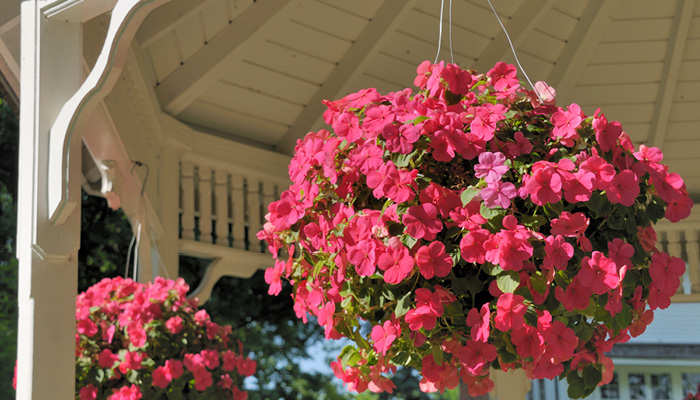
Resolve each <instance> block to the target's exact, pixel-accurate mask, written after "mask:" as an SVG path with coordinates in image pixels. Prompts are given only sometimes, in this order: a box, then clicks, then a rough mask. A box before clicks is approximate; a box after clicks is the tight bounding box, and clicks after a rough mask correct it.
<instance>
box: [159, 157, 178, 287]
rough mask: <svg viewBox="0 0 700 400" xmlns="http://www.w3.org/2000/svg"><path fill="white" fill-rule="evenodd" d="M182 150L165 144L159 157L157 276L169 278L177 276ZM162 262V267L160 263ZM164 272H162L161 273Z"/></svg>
mask: <svg viewBox="0 0 700 400" xmlns="http://www.w3.org/2000/svg"><path fill="white" fill-rule="evenodd" d="M181 157H182V150H181V149H180V148H178V147H177V146H176V145H173V144H171V143H168V144H166V146H165V147H164V149H163V151H162V153H161V157H160V161H161V163H160V170H161V174H160V176H159V179H160V182H159V185H158V186H159V187H160V189H161V191H162V195H161V196H160V199H161V205H160V220H161V223H162V224H163V233H164V235H163V238H162V239H161V240H160V241H159V242H158V253H159V257H160V260H159V262H158V264H159V267H160V268H161V269H160V271H161V273H160V274H159V275H161V274H162V275H165V276H167V277H170V278H175V277H176V276H179V274H178V262H179V246H178V239H179V232H180V223H179V219H180V218H179V217H180V207H179V196H178V195H177V194H179V193H180V177H179V173H178V171H179V169H180V158H181ZM161 262H162V265H160V263H161ZM163 270H164V271H163Z"/></svg>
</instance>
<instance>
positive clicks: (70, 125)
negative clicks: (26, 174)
mask: <svg viewBox="0 0 700 400" xmlns="http://www.w3.org/2000/svg"><path fill="white" fill-rule="evenodd" d="M166 1H168V0H120V1H119V2H118V3H117V5H116V6H115V8H114V10H113V11H112V18H111V21H110V25H109V28H108V31H107V37H106V39H105V44H104V46H103V48H102V52H101V53H100V56H99V57H98V58H97V62H96V63H95V68H94V69H93V70H92V71H91V72H90V75H88V77H87V79H86V80H85V82H84V83H83V84H82V85H81V86H80V89H78V91H77V92H76V93H75V94H74V95H73V97H71V98H70V100H68V102H66V104H65V105H64V106H63V108H62V109H61V112H60V114H59V115H58V117H57V118H56V122H55V123H54V125H53V127H52V128H51V141H50V149H49V191H48V196H49V215H50V216H51V220H52V221H53V222H54V223H61V222H62V221H63V220H65V218H66V217H67V216H68V215H69V214H70V212H71V210H72V209H73V208H75V206H76V204H75V203H74V202H69V200H68V179H69V176H70V174H69V169H68V157H69V148H70V143H71V141H72V138H73V134H74V133H75V131H76V130H77V126H78V122H79V119H80V117H81V116H82V115H83V114H86V113H88V112H89V111H90V108H91V107H92V106H94V105H95V104H96V103H97V102H98V101H99V100H101V99H102V98H104V97H105V96H106V95H107V94H108V93H109V91H110V90H111V89H112V87H113V86H114V84H115V83H116V80H117V78H118V77H119V75H120V73H121V69H122V67H123V64H124V62H125V60H126V56H127V52H128V50H129V46H130V44H131V40H132V39H133V37H134V35H135V34H136V30H137V29H138V27H139V25H140V23H141V22H142V21H143V19H144V18H145V17H146V15H147V14H148V13H149V12H150V11H151V10H152V9H154V8H155V7H158V6H159V5H161V4H163V3H165V2H166Z"/></svg>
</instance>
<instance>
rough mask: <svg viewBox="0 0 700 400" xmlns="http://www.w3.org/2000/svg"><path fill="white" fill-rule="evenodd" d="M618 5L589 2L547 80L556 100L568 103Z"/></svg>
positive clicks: (606, 0)
mask: <svg viewBox="0 0 700 400" xmlns="http://www.w3.org/2000/svg"><path fill="white" fill-rule="evenodd" d="M619 5H620V0H590V2H589V3H588V4H587V5H586V8H585V9H584V10H583V15H581V18H579V21H578V23H576V27H575V28H574V31H573V32H572V33H571V36H570V37H569V40H568V41H567V43H566V45H565V46H564V50H563V51H562V53H561V55H560V56H559V58H558V59H557V62H556V64H555V65H554V67H553V68H552V72H550V74H549V77H548V78H547V83H549V84H550V85H551V86H552V87H554V89H556V91H557V98H558V99H559V100H563V101H564V102H566V101H568V99H567V97H568V96H569V94H570V93H571V90H573V88H574V86H575V85H576V81H577V80H578V78H579V77H580V76H581V74H582V73H583V71H584V70H585V68H586V65H587V62H588V60H589V58H590V56H591V54H593V51H594V50H595V46H596V45H597V44H598V42H600V39H601V38H602V37H603V35H604V34H605V30H606V29H607V27H608V25H609V24H610V22H611V16H612V15H613V12H614V11H615V10H617V8H618V7H619Z"/></svg>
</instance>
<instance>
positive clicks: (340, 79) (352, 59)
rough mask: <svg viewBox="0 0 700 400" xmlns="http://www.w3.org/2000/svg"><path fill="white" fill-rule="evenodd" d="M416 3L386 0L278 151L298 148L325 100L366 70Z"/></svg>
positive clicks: (308, 104)
mask: <svg viewBox="0 0 700 400" xmlns="http://www.w3.org/2000/svg"><path fill="white" fill-rule="evenodd" d="M414 3H415V0H385V1H384V4H382V6H381V7H380V8H379V10H378V11H377V13H376V14H375V15H374V17H373V18H372V20H371V21H370V22H369V23H368V24H367V26H366V27H365V28H364V29H363V30H362V32H361V33H360V35H359V36H358V38H357V40H355V42H354V43H353V45H352V46H351V47H350V49H349V50H348V51H347V52H346V53H345V55H344V56H343V58H342V59H341V60H340V62H339V63H338V65H337V66H336V67H335V69H333V72H331V74H330V75H329V76H328V78H327V79H326V81H325V82H323V84H322V85H321V87H320V88H319V89H318V90H317V91H316V94H314V96H313V97H312V98H311V100H310V101H309V102H308V103H307V105H306V107H305V108H304V110H303V111H302V112H301V114H299V116H298V117H297V119H296V120H295V121H294V123H293V124H292V126H291V127H290V128H289V130H288V131H287V133H286V134H285V135H284V137H283V138H282V139H281V140H280V142H279V143H278V144H277V150H278V151H280V152H283V153H291V152H292V150H294V144H295V143H296V140H297V139H299V138H301V137H302V136H303V135H304V134H306V133H307V132H308V131H309V129H311V127H312V126H313V125H314V123H315V122H316V120H317V119H318V117H319V115H321V113H322V112H323V105H322V103H321V101H323V100H324V99H334V98H336V97H338V96H339V95H340V94H341V93H342V92H341V91H342V89H343V87H344V85H345V84H346V83H347V82H351V81H352V80H353V78H354V77H355V76H356V75H358V74H360V73H362V71H363V70H364V67H365V66H366V65H367V63H369V62H370V61H371V60H372V59H373V58H374V56H375V55H376V54H377V52H379V49H380V48H381V45H382V44H383V43H384V41H385V40H386V36H387V35H385V34H386V33H387V32H390V31H391V30H393V29H394V28H395V27H396V24H397V23H398V21H400V20H401V19H402V17H403V15H404V14H405V13H406V12H408V11H409V10H410V9H411V6H412V5H413V4H414Z"/></svg>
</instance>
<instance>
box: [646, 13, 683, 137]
mask: <svg viewBox="0 0 700 400" xmlns="http://www.w3.org/2000/svg"><path fill="white" fill-rule="evenodd" d="M694 6H695V0H684V1H679V2H678V4H677V5H676V15H675V16H674V17H673V31H672V32H671V38H670V40H669V43H668V49H667V50H666V59H665V61H664V67H663V70H662V71H661V77H662V80H661V84H660V85H659V92H658V94H657V95H656V108H655V109H654V114H653V115H652V120H651V130H650V131H649V132H650V133H649V134H650V136H649V139H648V140H647V141H646V142H647V143H648V144H651V145H652V146H654V147H658V148H661V147H662V146H663V144H664V138H665V137H666V128H667V127H668V119H669V116H670V114H671V103H673V95H674V94H675V91H676V85H677V83H678V74H679V72H680V69H681V61H682V60H683V50H684V47H685V41H686V39H687V38H688V31H689V30H690V21H691V20H692V17H693V7H694Z"/></svg>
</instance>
